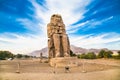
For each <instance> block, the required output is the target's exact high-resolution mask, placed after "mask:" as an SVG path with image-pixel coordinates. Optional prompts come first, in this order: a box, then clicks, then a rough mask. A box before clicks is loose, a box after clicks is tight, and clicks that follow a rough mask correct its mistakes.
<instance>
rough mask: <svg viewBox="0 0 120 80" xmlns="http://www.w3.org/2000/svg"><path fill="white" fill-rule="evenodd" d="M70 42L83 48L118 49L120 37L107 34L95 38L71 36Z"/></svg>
mask: <svg viewBox="0 0 120 80" xmlns="http://www.w3.org/2000/svg"><path fill="white" fill-rule="evenodd" d="M111 36H112V37H111ZM70 42H71V43H72V44H74V45H76V46H80V47H84V48H109V49H119V47H118V46H120V35H119V34H117V33H107V34H101V35H96V36H91V35H86V36H72V37H71V38H70ZM114 42H115V43H114ZM106 44H109V45H106Z"/></svg>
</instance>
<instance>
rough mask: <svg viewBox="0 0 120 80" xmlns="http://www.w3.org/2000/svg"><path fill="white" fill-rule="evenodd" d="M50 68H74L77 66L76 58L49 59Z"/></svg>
mask: <svg viewBox="0 0 120 80" xmlns="http://www.w3.org/2000/svg"><path fill="white" fill-rule="evenodd" d="M49 63H50V66H52V67H66V66H69V67H76V66H78V63H77V57H57V58H52V59H50V62H49Z"/></svg>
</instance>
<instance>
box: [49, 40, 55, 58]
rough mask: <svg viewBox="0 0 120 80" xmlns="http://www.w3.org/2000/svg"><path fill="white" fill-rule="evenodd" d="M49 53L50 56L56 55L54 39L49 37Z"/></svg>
mask: <svg viewBox="0 0 120 80" xmlns="http://www.w3.org/2000/svg"><path fill="white" fill-rule="evenodd" d="M48 53H49V58H53V57H54V45H53V40H52V39H51V38H49V39H48Z"/></svg>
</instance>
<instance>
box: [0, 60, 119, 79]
mask: <svg viewBox="0 0 120 80" xmlns="http://www.w3.org/2000/svg"><path fill="white" fill-rule="evenodd" d="M18 62H19V63H20V73H16V71H17V70H18ZM77 62H78V63H77V64H78V65H79V66H78V67H70V72H68V73H66V72H65V69H64V68H53V67H50V66H49V64H48V63H40V62H39V60H36V59H31V60H13V61H0V80H120V60H111V59H109V60H108V59H96V60H78V61H77ZM54 71H55V72H56V73H54Z"/></svg>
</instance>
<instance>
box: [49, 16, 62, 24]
mask: <svg viewBox="0 0 120 80" xmlns="http://www.w3.org/2000/svg"><path fill="white" fill-rule="evenodd" d="M50 23H53V24H57V23H63V20H62V17H61V15H59V14H53V15H52V16H51V21H50Z"/></svg>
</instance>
